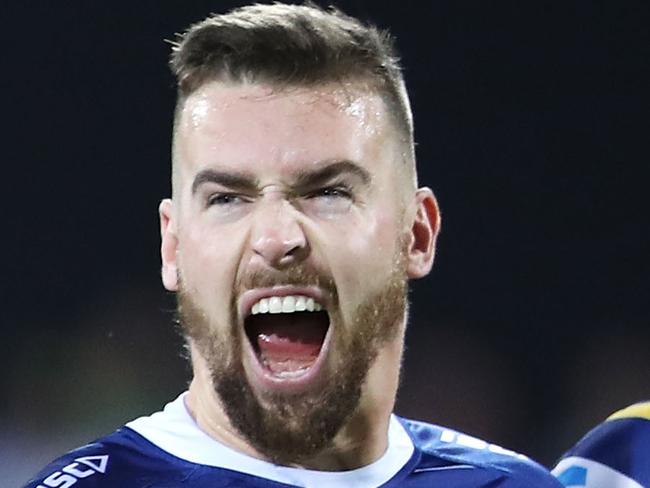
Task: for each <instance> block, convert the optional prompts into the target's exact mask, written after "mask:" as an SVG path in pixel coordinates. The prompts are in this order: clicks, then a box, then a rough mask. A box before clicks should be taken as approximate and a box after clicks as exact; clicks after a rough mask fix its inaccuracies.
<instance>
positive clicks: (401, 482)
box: [26, 396, 561, 488]
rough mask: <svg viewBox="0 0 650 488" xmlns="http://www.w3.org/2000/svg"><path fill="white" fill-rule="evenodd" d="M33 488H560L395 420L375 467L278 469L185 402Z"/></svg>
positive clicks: (69, 460)
mask: <svg viewBox="0 0 650 488" xmlns="http://www.w3.org/2000/svg"><path fill="white" fill-rule="evenodd" d="M26 486H27V488H100V487H101V488H109V487H110V488H172V487H188V488H220V487H256V488H288V487H317V488H342V487H343V488H344V487H354V488H371V487H378V486H383V487H395V488H397V487H400V488H423V487H438V488H439V487H444V488H481V487H485V488H488V487H489V488H537V487H538V488H561V485H560V484H559V483H558V482H557V480H555V478H553V476H551V474H550V473H549V472H548V471H546V470H545V469H544V468H542V467H541V466H539V465H537V464H535V463H534V462H532V461H530V460H529V459H527V458H526V457H525V456H522V455H519V454H516V453H514V452H511V451H507V450H505V449H503V448H500V447H498V446H495V445H492V444H488V443H486V442H484V441H481V440H479V439H476V438H474V437H470V436H467V435H464V434H460V433H458V432H455V431H452V430H449V429H445V428H441V427H438V426H434V425H430V424H425V423H422V422H415V421H411V420H405V419H400V418H398V417H396V416H392V417H391V421H390V427H389V434H388V448H387V451H386V453H385V454H384V455H383V456H382V457H381V458H380V459H379V460H377V461H376V462H374V463H372V464H370V465H368V466H364V467H362V468H359V469H354V470H350V471H342V472H325V471H312V470H306V469H296V468H291V467H286V466H278V465H274V464H272V463H268V462H265V461H262V460H259V459H255V458H252V457H250V456H246V455H244V454H242V453H240V452H238V451H234V450H232V449H230V448H228V447H227V446H225V445H223V444H221V443H219V442H217V441H215V440H214V439H212V438H210V437H208V436H207V435H206V434H205V433H204V432H203V431H201V430H200V429H199V428H198V426H197V425H196V423H195V422H194V420H193V419H192V417H191V416H190V415H189V413H188V411H187V409H186V407H185V404H184V400H183V396H181V397H179V398H178V399H177V400H175V401H174V402H172V403H170V404H168V405H167V406H166V407H165V409H164V410H163V411H162V412H158V413H155V414H153V415H151V416H149V417H143V418H140V419H137V420H135V421H133V422H131V423H129V424H127V425H126V426H125V427H123V428H121V429H119V430H118V431H116V432H114V433H113V434H111V435H109V436H106V437H103V438H101V439H99V440H97V441H96V442H94V443H92V444H89V445H87V446H84V447H82V448H80V449H77V450H75V451H72V452H70V453H68V454H66V455H65V456H63V457H61V458H59V459H57V460H56V461H54V462H53V463H51V464H50V465H49V466H47V467H46V468H45V469H43V470H42V471H41V472H40V473H39V474H38V475H37V476H36V477H35V478H34V479H33V480H32V481H30V482H29V483H28V484H27V485H26Z"/></svg>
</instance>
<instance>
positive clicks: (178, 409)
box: [126, 392, 415, 488]
mask: <svg viewBox="0 0 650 488" xmlns="http://www.w3.org/2000/svg"><path fill="white" fill-rule="evenodd" d="M186 395H187V392H184V393H182V394H181V395H180V396H179V397H178V398H176V400H174V401H172V402H170V403H168V404H167V405H166V406H165V407H164V409H163V410H162V411H160V412H156V413H154V414H152V415H149V416H146V417H140V418H138V419H135V420H133V421H131V422H129V423H128V424H126V427H128V428H130V429H131V430H134V431H135V432H137V433H138V434H140V435H141V436H142V437H144V438H145V439H147V440H148V441H149V442H151V443H152V444H154V445H155V446H157V447H158V448H160V449H162V450H163V451H165V452H167V453H168V454H171V455H173V456H175V457H177V458H180V459H183V460H185V461H188V462H191V463H195V464H200V465H204V466H211V467H216V468H223V469H229V470H232V471H239V472H241V473H246V474H249V475H253V476H257V477H261V478H266V479H269V480H273V481H277V482H280V483H286V484H289V485H294V486H318V487H323V488H335V487H340V486H355V487H358V488H369V487H376V486H379V485H382V484H384V483H386V482H387V481H389V480H390V479H391V478H393V477H394V476H395V475H396V474H398V473H399V472H400V470H401V469H402V468H403V467H404V466H405V465H406V464H407V463H408V462H409V460H410V459H411V457H412V455H413V453H414V451H415V447H414V445H413V441H412V440H411V437H410V436H409V435H408V433H407V432H406V430H405V428H404V426H402V424H401V423H400V421H399V420H398V419H397V417H396V416H395V415H391V417H390V422H389V427H388V447H387V449H386V452H385V453H384V454H383V455H382V457H380V458H379V459H378V460H377V461H375V462H373V463H371V464H369V465H367V466H363V467H361V468H357V469H353V470H349V471H316V470H309V469H299V468H291V467H287V466H278V465H275V464H273V463H269V462H266V461H262V460H260V459H256V458H253V457H251V456H248V455H246V454H243V453H241V452H239V451H236V450H234V449H231V448H230V447H228V446H226V445H224V444H222V443H221V442H219V441H217V440H215V439H213V438H211V437H210V436H208V435H207V434H206V433H205V432H203V431H202V430H201V429H200V428H199V426H198V425H197V424H196V422H195V421H194V419H193V418H192V416H191V415H190V414H189V411H188V410H187V407H186V406H185V397H186Z"/></svg>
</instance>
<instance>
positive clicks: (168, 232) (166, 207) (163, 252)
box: [158, 198, 178, 291]
mask: <svg viewBox="0 0 650 488" xmlns="http://www.w3.org/2000/svg"><path fill="white" fill-rule="evenodd" d="M173 207H174V204H173V202H172V200H171V199H169V198H166V199H164V200H163V201H162V202H160V206H159V207H158V215H159V216H160V239H161V242H160V257H161V260H162V270H161V277H162V282H163V285H164V287H165V288H166V289H167V290H169V291H177V290H178V267H177V262H176V252H177V250H178V237H177V235H176V218H175V216H174V208H173Z"/></svg>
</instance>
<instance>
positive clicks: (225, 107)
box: [175, 82, 392, 170]
mask: <svg viewBox="0 0 650 488" xmlns="http://www.w3.org/2000/svg"><path fill="white" fill-rule="evenodd" d="M387 118H388V117H387V114H386V109H385V106H384V102H383V101H382V99H381V97H380V96H378V95H377V94H376V93H374V92H372V91H368V90H363V89H362V88H361V87H358V86H354V85H348V86H343V85H336V86H332V85H324V86H318V87H313V88H291V89H277V88H274V87H270V86H264V85H226V84H223V83H217V82H213V83H209V84H206V85H204V86H203V87H201V88H200V89H198V90H197V91H195V92H194V93H193V94H191V95H190V96H189V97H188V98H187V100H186V101H185V103H184V105H183V107H182V108H181V110H180V112H179V114H178V118H177V121H176V134H175V137H176V141H175V146H176V153H177V154H176V155H175V158H176V159H177V160H180V161H179V162H180V164H181V166H182V167H184V168H185V169H188V170H189V169H191V168H196V167H202V166H204V165H210V164H216V163H219V164H228V165H233V166H238V167H241V166H242V165H243V166H251V165H252V166H255V167H256V168H258V169H259V167H260V166H261V165H262V164H263V163H273V167H274V168H275V169H278V168H285V167H290V166H291V165H292V164H305V163H308V162H316V161H321V160H327V159H348V160H355V161H360V162H362V161H364V160H366V159H368V158H377V156H378V153H380V152H382V148H383V147H384V146H385V144H387V142H386V141H387V140H388V139H390V138H389V137H387V135H388V131H391V132H392V130H391V129H390V128H389V126H390V124H389V122H388V121H387Z"/></svg>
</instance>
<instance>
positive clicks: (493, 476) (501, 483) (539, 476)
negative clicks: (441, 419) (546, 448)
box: [400, 419, 561, 488]
mask: <svg viewBox="0 0 650 488" xmlns="http://www.w3.org/2000/svg"><path fill="white" fill-rule="evenodd" d="M400 420H401V422H402V424H403V425H404V427H405V428H406V429H407V431H408V432H409V433H410V435H411V438H412V439H413V443H414V444H415V446H416V447H417V449H418V450H419V451H420V452H421V453H422V455H421V459H420V462H419V464H418V466H417V467H416V468H415V471H416V472H417V471H423V470H431V471H434V470H437V469H440V470H452V469H455V470H460V469H464V470H465V474H464V478H466V479H467V480H468V481H467V482H465V483H462V484H459V485H458V486H467V487H470V486H471V487H477V486H490V487H499V488H518V487H521V488H524V487H526V488H529V487H539V488H546V487H548V488H558V487H561V485H560V484H559V483H558V481H557V480H556V479H555V478H554V477H553V476H552V475H551V474H550V473H549V471H548V470H547V469H546V468H544V467H543V466H541V465H539V464H537V463H536V462H534V461H532V460H531V459H529V458H528V457H526V456H524V455H523V454H518V453H516V452H514V451H511V450H509V449H504V448H503V447H500V446H498V445H496V444H490V443H488V442H486V441H484V440H481V439H478V438H476V437H472V436H469V435H467V434H463V433H461V432H457V431H454V430H451V429H448V428H445V427H440V426H437V425H432V424H427V423H424V422H419V421H413V420H407V419H400Z"/></svg>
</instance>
